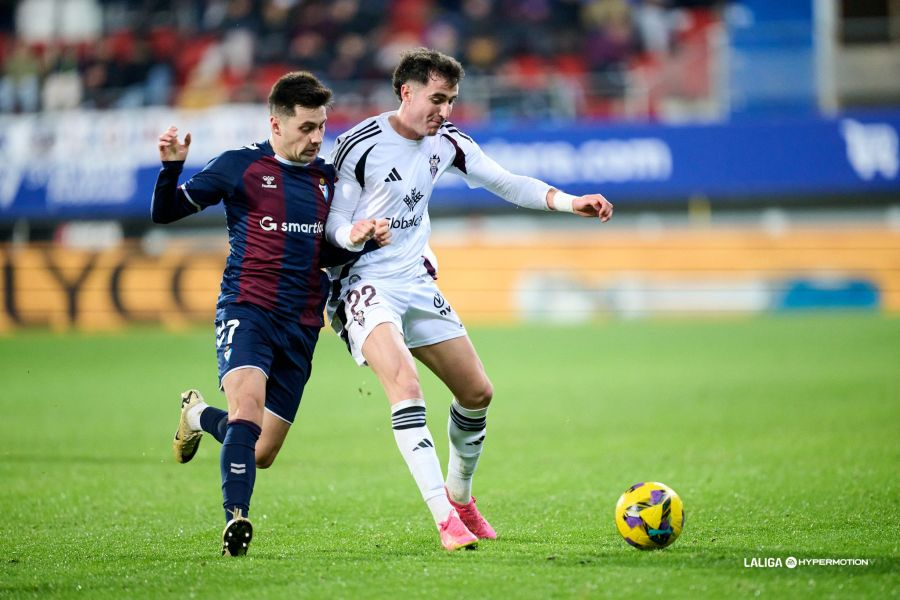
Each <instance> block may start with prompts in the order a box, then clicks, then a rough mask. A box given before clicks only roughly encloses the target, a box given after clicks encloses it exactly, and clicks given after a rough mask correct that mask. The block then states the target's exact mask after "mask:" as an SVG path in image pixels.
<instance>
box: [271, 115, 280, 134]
mask: <svg viewBox="0 0 900 600" xmlns="http://www.w3.org/2000/svg"><path fill="white" fill-rule="evenodd" d="M269 125H271V127H272V133H274V134H275V135H281V122H280V121H279V120H278V117H276V116H275V115H269Z"/></svg>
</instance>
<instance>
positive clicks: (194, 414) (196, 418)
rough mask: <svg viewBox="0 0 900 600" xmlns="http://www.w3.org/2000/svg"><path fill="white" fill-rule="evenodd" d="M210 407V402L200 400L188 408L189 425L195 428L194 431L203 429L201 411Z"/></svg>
mask: <svg viewBox="0 0 900 600" xmlns="http://www.w3.org/2000/svg"><path fill="white" fill-rule="evenodd" d="M207 408H209V404H207V403H206V402H198V403H197V404H196V405H194V406H192V407H191V408H189V409H188V412H187V422H188V427H190V428H191V429H193V430H194V431H200V430H201V429H203V428H202V427H200V413H202V412H203V411H204V410H206V409H207Z"/></svg>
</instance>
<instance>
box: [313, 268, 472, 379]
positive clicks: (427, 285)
mask: <svg viewBox="0 0 900 600" xmlns="http://www.w3.org/2000/svg"><path fill="white" fill-rule="evenodd" d="M351 281H352V283H350V282H351ZM340 283H341V287H340V291H339V292H338V294H337V296H336V297H333V300H332V301H331V302H329V303H328V318H329V320H330V321H331V326H332V328H333V329H334V330H335V331H336V332H337V333H338V335H340V336H341V338H342V339H343V340H344V342H346V343H347V348H348V349H349V350H350V354H351V355H353V358H354V360H356V364H358V365H365V364H366V359H365V358H364V357H363V354H362V346H363V343H364V342H365V341H366V338H367V337H368V336H369V333H371V332H372V330H373V329H375V327H376V326H377V325H380V324H382V323H393V324H394V325H395V326H396V327H397V329H398V330H399V331H400V332H401V333H402V334H403V339H404V341H405V342H406V347H407V348H418V347H419V346H428V345H430V344H437V343H438V342H443V341H446V340H450V339H453V338H458V337H462V336H464V335H466V328H465V327H464V326H463V324H462V322H461V321H460V320H459V317H458V316H457V315H456V312H455V311H454V310H453V309H452V308H451V307H450V303H449V302H447V301H446V300H445V299H444V296H443V295H442V294H441V291H440V290H439V289H438V287H437V285H436V284H435V283H434V280H433V279H432V278H431V277H428V276H423V277H421V278H414V279H404V280H397V279H365V278H360V276H359V275H355V274H354V275H350V276H349V277H347V278H345V279H342V280H341V282H340Z"/></svg>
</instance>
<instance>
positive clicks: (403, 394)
mask: <svg viewBox="0 0 900 600" xmlns="http://www.w3.org/2000/svg"><path fill="white" fill-rule="evenodd" d="M392 387H393V388H394V390H395V391H394V395H395V396H396V397H397V398H401V399H404V400H408V399H410V398H421V397H422V384H421V383H420V382H419V375H418V374H417V373H416V372H415V371H402V372H399V373H397V374H396V375H395V376H394V380H393V382H392Z"/></svg>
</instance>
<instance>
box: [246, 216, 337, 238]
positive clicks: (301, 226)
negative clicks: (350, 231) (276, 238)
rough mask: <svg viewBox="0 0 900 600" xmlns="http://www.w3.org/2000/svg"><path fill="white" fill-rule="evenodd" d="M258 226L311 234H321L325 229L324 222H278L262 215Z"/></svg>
mask: <svg viewBox="0 0 900 600" xmlns="http://www.w3.org/2000/svg"><path fill="white" fill-rule="evenodd" d="M259 226H260V227H261V228H262V229H263V230H265V231H282V232H284V233H311V234H313V235H322V232H323V231H325V223H323V222H322V221H316V222H315V223H290V222H286V221H285V222H282V223H279V222H278V221H276V220H275V219H273V218H272V217H263V218H262V219H260V220H259Z"/></svg>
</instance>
